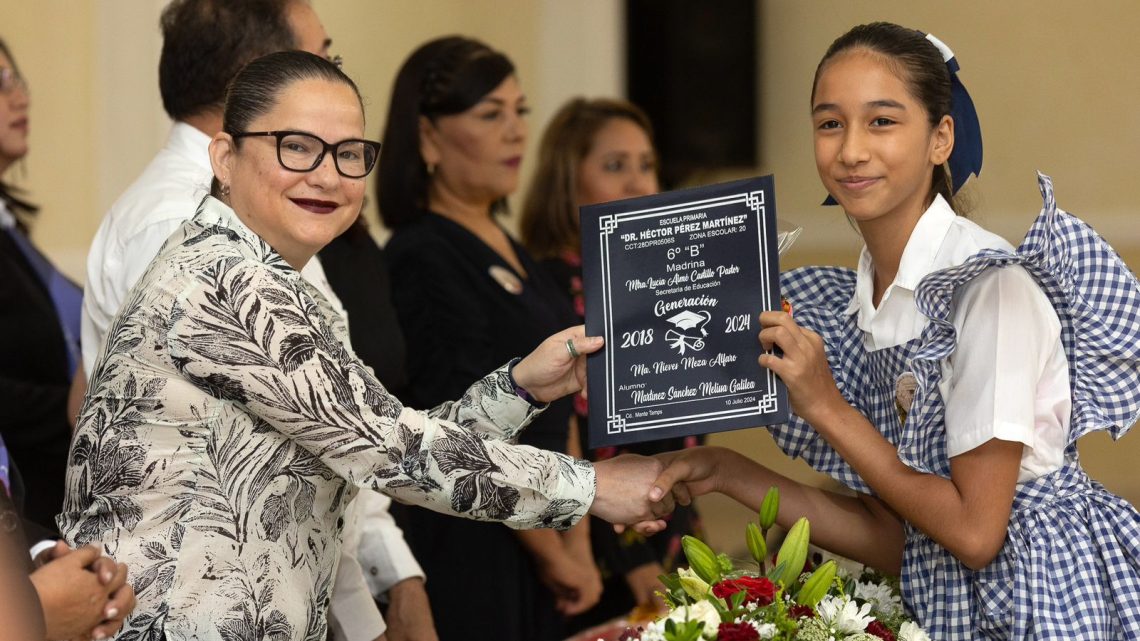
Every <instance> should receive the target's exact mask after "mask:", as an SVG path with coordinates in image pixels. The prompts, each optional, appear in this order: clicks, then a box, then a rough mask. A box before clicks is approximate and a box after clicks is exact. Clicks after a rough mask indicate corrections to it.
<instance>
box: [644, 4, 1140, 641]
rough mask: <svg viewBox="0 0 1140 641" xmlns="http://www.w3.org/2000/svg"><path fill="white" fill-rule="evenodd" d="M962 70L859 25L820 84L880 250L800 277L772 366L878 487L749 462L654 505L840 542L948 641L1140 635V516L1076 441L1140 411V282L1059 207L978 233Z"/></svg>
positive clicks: (787, 435) (843, 163)
mask: <svg viewBox="0 0 1140 641" xmlns="http://www.w3.org/2000/svg"><path fill="white" fill-rule="evenodd" d="M955 71H956V62H955V61H954V60H953V54H951V53H950V52H949V49H947V48H946V47H945V45H943V44H942V43H940V42H939V41H937V40H936V39H934V38H932V37H928V36H925V35H924V34H922V33H920V32H917V31H912V30H910V29H905V28H903V27H899V26H897V25H893V24H886V23H876V24H869V25H863V26H859V27H856V28H854V29H852V30H851V31H849V32H848V33H846V34H844V35H843V36H841V37H840V38H839V39H838V40H836V41H835V42H834V43H833V44H832V45H831V47H830V48H829V49H828V51H827V53H826V54H825V55H824V57H823V60H822V61H821V62H820V64H819V67H818V68H817V70H816V77H815V84H814V87H813V91H812V100H811V118H812V124H813V127H814V131H815V133H814V138H815V158H816V165H817V168H818V171H819V176H820V179H821V180H822V181H823V184H824V187H825V188H826V189H827V191H828V192H829V194H830V196H831V198H832V199H834V201H835V202H837V203H838V205H839V206H840V207H842V208H843V211H844V213H845V214H846V215H847V216H848V217H849V218H850V219H851V220H853V221H854V222H855V224H856V225H857V226H858V228H859V231H860V233H861V235H862V237H863V239H864V240H865V242H866V246H865V247H864V249H863V251H862V255H861V256H860V259H859V266H858V269H857V270H856V271H850V270H844V269H838V268H819V267H817V268H806V269H802V270H796V271H792V272H789V273H787V274H785V275H784V276H783V279H782V293H783V294H784V296H785V297H787V298H788V299H789V300H790V301H791V303H792V305H793V309H792V313H791V315H789V314H786V313H783V312H768V313H765V314H762V315H761V317H760V321H761V325H762V331H761V332H760V341H761V343H762V344H763V345H764V347H765V348H772V347H778V348H779V351H778V352H776V353H777V354H781V355H779V356H777V355H775V354H766V355H764V356H762V357H761V358H760V364H761V365H762V366H764V367H768V368H771V369H772V371H774V372H775V373H776V374H777V375H779V376H780V378H781V379H782V380H783V381H784V382H785V383H786V385H787V388H788V394H789V399H790V401H791V406H792V409H793V413H794V417H793V419H792V421H791V422H790V423H789V424H788V425H786V426H779V427H777V428H774V429H773V430H772V433H773V436H774V437H775V438H776V441H777V442H778V443H779V444H780V446H781V447H782V449H783V450H784V451H785V452H786V453H788V454H789V455H791V456H793V457H802V458H804V459H805V460H806V461H807V462H808V463H810V464H811V465H812V466H813V467H814V468H816V469H818V470H820V471H823V472H826V473H828V474H830V475H832V476H833V477H835V478H837V479H839V480H840V481H842V482H843V483H845V484H846V485H847V486H848V487H850V488H851V489H853V490H854V491H855V495H854V496H840V495H837V494H833V493H829V492H825V491H822V490H819V489H815V488H811V487H806V486H803V485H800V484H797V483H795V482H793V481H791V480H789V479H786V478H783V477H781V476H779V475H777V474H775V473H773V472H772V471H770V470H768V469H766V468H764V467H763V466H761V465H760V464H758V463H756V462H754V461H752V460H749V459H747V458H745V457H743V456H741V455H739V454H736V453H735V452H732V451H730V450H725V449H720V448H698V449H693V450H686V451H684V452H679V453H675V454H672V455H668V456H670V457H671V458H670V465H669V467H668V468H667V469H666V470H665V472H664V473H663V475H662V477H661V478H660V479H658V483H657V488H658V489H656V490H654V492H655V493H658V492H661V493H663V492H664V491H668V490H669V489H671V490H672V491H673V493H674V495H675V496H676V497H677V498H678V499H679V500H680V501H681V502H682V503H684V502H687V501H688V500H689V499H690V497H691V496H695V495H698V494H703V493H706V492H713V491H718V492H722V493H724V494H727V495H729V496H731V497H733V498H735V499H737V500H738V501H741V502H742V503H745V504H747V505H749V506H751V507H753V508H758V507H759V505H760V502H761V499H762V497H763V495H764V493H765V491H766V489H767V488H768V487H769V486H771V485H777V486H779V487H780V489H781V499H782V503H781V510H780V519H781V521H782V522H783V524H784V525H785V526H787V525H790V524H791V522H792V521H794V520H795V519H797V518H798V517H800V516H807V517H808V518H809V519H810V521H811V524H812V540H813V542H814V543H816V544H817V545H820V546H821V547H824V548H827V549H830V550H833V551H835V552H836V553H839V554H842V555H845V556H848V557H850V558H853V559H856V560H858V561H861V562H863V563H866V564H868V565H871V566H873V567H876V568H878V569H880V570H883V571H886V572H890V573H899V574H901V579H902V590H903V595H904V598H905V599H906V603H907V606H908V607H909V608H910V609H911V611H912V613H913V614H914V615H915V617H916V619H917V621H918V622H919V623H920V624H921V625H922V626H923V627H924V628H925V629H926V631H927V632H928V633H929V635H930V637H931V638H933V639H1134V638H1138V637H1140V514H1138V513H1137V512H1136V510H1135V509H1134V508H1133V507H1132V506H1131V505H1130V504H1129V503H1128V502H1127V501H1124V500H1122V499H1120V498H1119V497H1116V496H1114V495H1112V494H1110V493H1109V492H1107V491H1106V490H1105V489H1104V488H1103V487H1102V486H1101V485H1099V484H1098V483H1096V482H1095V481H1092V480H1090V479H1089V478H1088V476H1087V475H1086V474H1085V472H1084V471H1083V470H1082V469H1081V465H1080V463H1079V461H1078V456H1077V448H1076V441H1077V439H1078V438H1079V437H1080V436H1082V435H1084V434H1086V433H1088V432H1090V431H1093V430H1102V429H1103V430H1108V431H1109V432H1110V433H1111V434H1112V435H1113V436H1115V437H1117V438H1119V437H1120V436H1122V435H1123V434H1124V432H1126V431H1127V429H1128V427H1129V426H1130V425H1132V423H1133V422H1135V421H1136V419H1137V413H1138V409H1140V348H1138V346H1140V321H1138V319H1140V287H1138V284H1137V281H1136V278H1135V277H1134V276H1133V274H1132V272H1131V271H1130V270H1129V269H1128V267H1127V266H1125V265H1124V264H1123V262H1122V261H1121V260H1120V259H1119V258H1118V256H1117V255H1116V253H1115V252H1113V250H1112V249H1111V248H1110V247H1109V246H1108V245H1107V244H1106V243H1105V242H1104V241H1103V240H1102V239H1101V238H1100V237H1099V236H1097V235H1096V233H1095V232H1093V231H1092V230H1091V229H1090V228H1088V227H1087V226H1086V225H1085V224H1084V223H1082V222H1081V221H1079V220H1077V219H1076V218H1074V217H1072V216H1070V215H1069V214H1066V213H1065V212H1063V211H1061V210H1059V209H1057V208H1056V205H1055V203H1054V199H1053V192H1052V184H1051V182H1050V180H1049V179H1048V178H1047V177H1045V176H1040V177H1039V184H1040V189H1041V192H1042V195H1043V197H1044V200H1045V207H1044V209H1043V211H1042V213H1041V215H1040V216H1039V217H1038V219H1037V220H1036V222H1035V223H1034V225H1033V227H1032V229H1031V230H1030V232H1029V235H1028V236H1027V237H1026V240H1025V242H1024V243H1022V245H1021V246H1020V247H1018V248H1017V249H1014V248H1013V247H1012V246H1010V245H1009V244H1007V243H1006V242H1005V241H1004V240H1002V239H1001V238H1000V237H998V236H996V235H994V234H992V233H990V232H988V231H986V230H984V229H982V228H980V227H979V226H978V225H976V224H974V223H972V222H970V221H969V220H967V219H965V218H963V217H960V216H958V215H957V214H956V213H955V210H954V205H953V193H954V191H955V190H956V187H957V186H959V185H960V184H961V183H962V182H963V181H964V179H965V178H966V177H967V175H968V173H970V172H975V173H976V171H977V170H978V169H979V168H980V162H981V139H980V133H979V130H978V127H977V119H976V115H975V114H974V113H973V106H972V103H970V102H969V97H968V95H967V94H966V93H965V90H964V89H963V88H962V86H961V83H960V82H959V80H958V79H957V77H956V75H955Z"/></svg>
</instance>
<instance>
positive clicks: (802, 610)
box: [788, 603, 815, 619]
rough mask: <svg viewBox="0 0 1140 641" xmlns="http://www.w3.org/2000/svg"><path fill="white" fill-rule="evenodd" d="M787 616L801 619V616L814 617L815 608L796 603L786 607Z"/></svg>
mask: <svg viewBox="0 0 1140 641" xmlns="http://www.w3.org/2000/svg"><path fill="white" fill-rule="evenodd" d="M788 616H790V617H792V618H793V619H802V618H807V619H814V618H815V610H813V609H811V606H808V605H799V604H798V603H797V604H796V605H793V606H792V607H790V608H788Z"/></svg>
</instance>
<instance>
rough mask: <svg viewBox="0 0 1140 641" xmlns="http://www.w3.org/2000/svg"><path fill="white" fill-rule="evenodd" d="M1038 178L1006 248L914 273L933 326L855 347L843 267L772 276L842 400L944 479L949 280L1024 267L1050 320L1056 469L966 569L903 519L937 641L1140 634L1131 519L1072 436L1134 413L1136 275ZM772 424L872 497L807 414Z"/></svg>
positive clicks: (919, 610) (915, 463)
mask: <svg viewBox="0 0 1140 641" xmlns="http://www.w3.org/2000/svg"><path fill="white" fill-rule="evenodd" d="M1038 183H1039V186H1040V189H1041V194H1042V197H1043V198H1044V201H1045V206H1044V209H1043V211H1042V212H1041V214H1040V216H1038V218H1037V220H1036V221H1035V222H1034V224H1033V226H1032V228H1031V229H1030V231H1029V234H1028V235H1027V236H1026V238H1025V241H1024V242H1023V243H1022V244H1021V246H1020V247H1018V248H1017V250H1016V252H1014V253H1010V252H1008V251H1004V250H994V249H987V250H983V251H981V252H979V253H978V254H977V255H975V256H973V257H971V258H970V259H969V260H967V261H966V262H965V263H963V264H962V265H959V266H956V267H952V268H948V269H944V270H941V271H938V272H934V273H932V274H929V275H927V276H926V277H925V278H924V279H923V280H922V282H921V283H920V284H919V286H918V289H917V290H916V292H915V299H916V301H917V304H918V307H919V310H920V311H921V312H922V313H923V314H924V315H926V316H927V317H928V318H929V319H930V321H929V322H928V323H927V326H926V327H925V328H924V330H923V332H922V334H921V336H920V337H919V338H917V339H915V340H913V341H911V342H909V343H906V344H903V345H899V346H896V347H892V348H888V349H883V350H878V351H875V352H868V351H867V350H866V349H865V348H864V346H863V337H862V335H861V332H860V330H859V329H858V327H857V326H856V324H855V317H854V315H848V314H844V313H843V310H844V309H845V308H846V306H847V304H848V303H849V302H850V300H851V298H852V296H853V295H854V291H855V273H854V272H853V271H851V270H847V269H840V268H834V267H809V268H804V269H798V270H793V271H790V272H787V273H785V274H784V275H783V276H782V278H781V288H782V293H783V294H784V296H786V297H787V298H788V299H789V300H790V301H791V302H792V304H793V306H794V314H795V318H796V321H797V322H798V323H799V324H801V325H802V326H804V327H808V328H810V329H812V330H813V331H815V332H817V333H819V334H820V335H821V336H822V337H823V338H824V341H825V343H826V349H827V357H828V361H829V362H830V364H831V368H832V371H833V373H834V375H835V379H836V383H837V385H838V386H839V389H840V391H841V392H842V393H843V395H844V397H845V398H846V399H847V400H848V401H849V402H850V403H851V404H852V405H853V406H854V407H856V408H857V409H859V410H860V411H861V412H862V413H863V414H864V415H865V416H866V417H867V418H868V419H869V420H871V422H872V423H874V424H875V425H876V426H877V427H878V428H879V430H880V431H881V432H882V434H883V436H884V437H886V438H887V439H888V440H889V441H890V442H891V443H893V444H895V445H896V446H897V447H898V450H899V458H900V459H901V460H902V461H903V462H904V463H905V464H907V465H908V466H910V467H911V468H913V469H915V470H918V471H920V472H925V473H931V474H938V475H939V476H943V477H946V478H949V476H950V462H949V458H948V457H947V455H946V428H945V422H944V409H945V407H944V405H943V401H942V398H941V396H940V394H939V392H938V381H939V379H940V378H941V361H942V360H943V359H944V358H946V357H947V356H949V355H950V354H951V353H952V352H953V351H954V348H955V345H956V343H957V336H956V332H955V329H954V327H953V325H952V324H951V321H950V318H951V309H952V304H953V294H954V291H955V290H956V289H957V288H959V287H961V286H963V285H965V284H966V283H968V282H970V281H971V280H972V279H973V278H975V277H976V276H978V275H979V274H981V273H982V272H983V271H984V270H986V269H991V268H1001V267H1005V266H1009V265H1021V266H1022V267H1024V268H1025V269H1026V270H1027V271H1028V272H1029V274H1030V275H1031V276H1033V277H1034V279H1036V281H1037V283H1038V284H1039V285H1040V286H1041V288H1042V290H1043V291H1044V292H1045V294H1046V295H1047V296H1048V297H1049V300H1050V301H1051V302H1052V304H1053V306H1054V309H1055V310H1056V311H1057V315H1058V317H1059V318H1060V321H1061V341H1062V344H1063V345H1064V348H1065V352H1066V355H1067V356H1068V359H1069V368H1070V370H1069V371H1070V373H1069V382H1070V386H1071V389H1072V401H1073V404H1072V417H1071V426H1070V431H1069V437H1068V447H1067V449H1066V451H1065V459H1066V464H1065V465H1064V467H1063V468H1062V469H1060V470H1057V471H1055V472H1053V473H1051V474H1048V475H1046V476H1044V477H1041V478H1038V479H1035V480H1033V481H1030V482H1028V483H1025V484H1023V485H1020V486H1018V488H1017V493H1016V496H1015V498H1014V503H1013V511H1012V514H1011V516H1010V523H1009V530H1008V535H1007V538H1006V542H1005V546H1004V547H1003V548H1002V550H1001V552H1000V553H999V555H998V557H997V558H996V559H995V560H994V561H993V562H992V563H991V564H990V565H989V566H987V567H986V568H984V569H982V570H980V571H976V572H975V571H972V570H970V569H969V568H967V567H966V566H965V565H963V564H962V563H961V562H960V561H958V559H957V558H955V557H954V556H953V555H951V554H950V552H949V551H947V550H946V549H945V548H943V547H941V546H939V545H938V544H937V543H935V542H934V541H932V540H931V539H930V538H929V537H927V536H926V535H925V534H923V533H922V532H920V531H918V530H917V529H915V528H913V527H911V526H910V525H909V524H908V525H907V526H906V535H907V540H906V551H905V557H904V560H903V573H902V590H903V595H904V597H905V599H906V601H907V605H908V606H909V607H910V608H911V610H912V611H913V613H914V615H915V618H916V620H917V621H918V622H919V623H920V624H921V625H922V626H923V627H924V628H925V629H926V630H927V632H928V633H929V634H930V637H931V638H932V639H935V640H950V639H1066V640H1069V639H1138V638H1140V514H1138V513H1137V511H1136V510H1135V509H1134V508H1133V507H1132V505H1131V504H1129V503H1128V502H1127V501H1124V500H1123V499H1121V498H1119V497H1117V496H1115V495H1113V494H1111V493H1109V492H1108V491H1107V490H1105V489H1104V488H1103V487H1102V486H1101V485H1100V484H1099V483H1096V482H1095V481H1092V480H1091V479H1089V478H1088V476H1087V475H1086V474H1085V472H1084V470H1083V469H1082V468H1081V466H1080V463H1079V461H1078V455H1077V447H1076V441H1077V439H1078V438H1080V437H1081V436H1083V435H1085V434H1087V433H1089V432H1091V431H1094V430H1107V431H1108V432H1109V433H1110V434H1111V435H1112V436H1113V437H1114V438H1120V437H1121V436H1123V435H1124V433H1125V432H1127V431H1128V428H1129V427H1130V426H1131V425H1132V424H1133V423H1134V422H1136V420H1137V418H1138V415H1140V284H1138V283H1137V280H1136V277H1135V276H1134V275H1133V273H1132V272H1131V270H1129V269H1128V267H1127V266H1126V265H1125V264H1124V262H1123V261H1122V260H1121V259H1120V258H1119V256H1117V254H1116V252H1115V251H1113V249H1112V248H1111V247H1109V245H1108V244H1107V243H1106V242H1105V241H1104V240H1103V239H1102V238H1101V237H1100V236H1098V235H1097V234H1096V232H1094V231H1093V230H1092V229H1091V228H1090V227H1088V226H1087V225H1086V224H1085V223H1083V222H1082V221H1080V220H1079V219H1077V218H1075V217H1073V216H1071V215H1069V214H1067V213H1065V212H1064V211H1061V210H1058V209H1057V208H1056V203H1055V200H1054V198H1053V186H1052V181H1051V180H1050V179H1049V178H1048V177H1047V176H1044V175H1041V174H1039V175H1038ZM906 372H910V373H911V374H913V376H914V377H915V380H916V381H917V384H918V385H917V387H918V389H917V391H916V392H915V397H914V401H913V403H912V405H911V406H910V408H909V412H907V413H906V415H905V422H904V420H903V419H902V418H900V417H901V416H902V414H901V413H900V411H899V408H898V407H897V406H896V401H895V391H896V386H897V384H898V380H899V378H900V376H902V375H903V374H904V373H906ZM771 431H772V435H773V436H774V437H775V439H776V442H777V443H779V445H780V447H782V448H783V449H784V451H785V452H787V453H788V454H789V455H791V456H793V457H797V456H798V457H802V458H803V459H804V460H805V461H807V462H808V463H809V464H810V465H811V466H812V467H814V468H815V469H817V470H819V471H821V472H825V473H827V474H829V475H831V476H833V477H834V478H836V479H837V480H839V481H840V482H842V483H844V484H846V485H847V486H848V487H851V488H852V489H855V490H857V491H860V492H868V493H870V492H871V489H870V488H869V487H868V486H867V485H866V484H865V483H864V482H863V480H862V479H861V478H859V476H858V475H857V474H856V473H855V472H854V471H853V470H852V469H851V468H850V467H849V466H848V465H847V463H846V462H844V461H843V459H842V458H840V456H839V455H838V454H837V453H836V452H835V451H834V450H833V449H831V447H830V446H828V444H827V443H826V442H825V441H824V440H823V438H821V437H820V436H819V435H818V433H816V432H815V430H813V429H812V428H811V427H810V426H809V425H807V424H806V423H804V422H803V421H801V420H799V419H798V418H796V417H793V419H792V421H791V422H790V423H789V424H787V425H782V426H777V427H774V428H772V430H771Z"/></svg>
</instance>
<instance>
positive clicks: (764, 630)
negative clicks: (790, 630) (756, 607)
mask: <svg viewBox="0 0 1140 641" xmlns="http://www.w3.org/2000/svg"><path fill="white" fill-rule="evenodd" d="M748 625H751V626H752V627H753V628H756V633H757V634H759V635H760V638H761V639H771V638H772V637H774V636H776V633H777V632H779V630H778V629H777V628H776V624H774V623H760V622H759V621H749V622H748Z"/></svg>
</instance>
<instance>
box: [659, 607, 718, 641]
mask: <svg viewBox="0 0 1140 641" xmlns="http://www.w3.org/2000/svg"><path fill="white" fill-rule="evenodd" d="M666 618H667V619H672V620H673V621H674V622H676V623H684V622H686V621H703V622H704V624H705V627H704V628H702V629H701V636H703V637H704V638H706V639H712V638H715V637H716V632H717V628H719V627H720V613H718V612H717V611H716V608H715V607H713V604H711V603H709V602H708V601H697V602H696V603H694V604H692V605H683V606H681V607H679V608H677V609H675V610H673V611H672V612H670V613H669V616H667V617H666Z"/></svg>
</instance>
